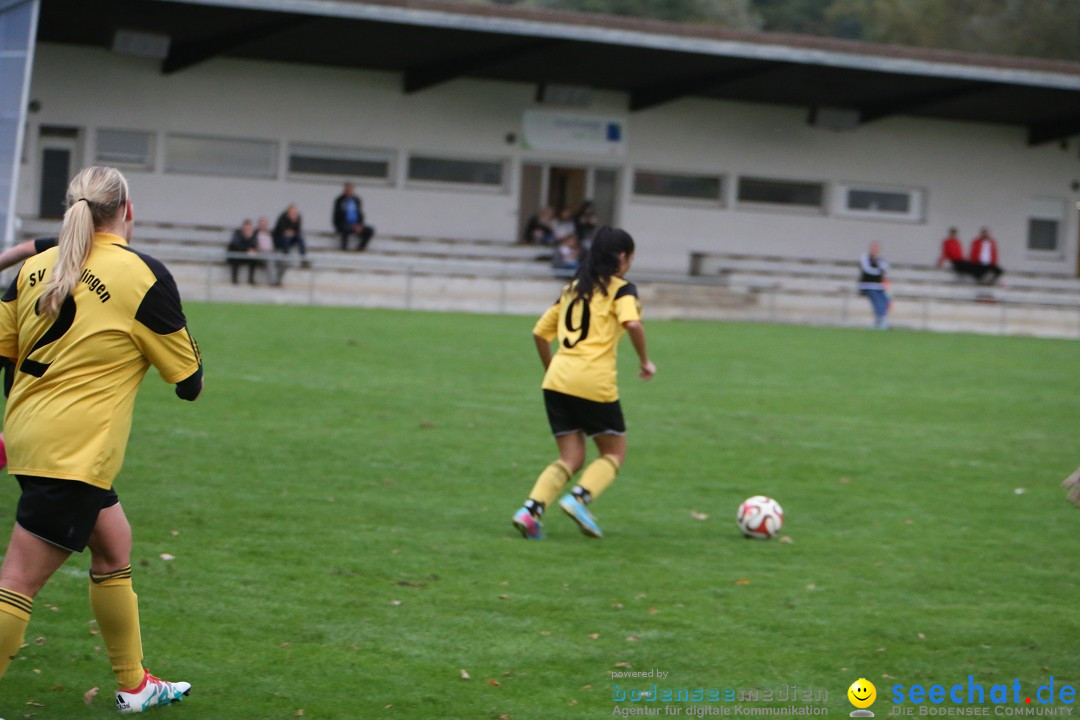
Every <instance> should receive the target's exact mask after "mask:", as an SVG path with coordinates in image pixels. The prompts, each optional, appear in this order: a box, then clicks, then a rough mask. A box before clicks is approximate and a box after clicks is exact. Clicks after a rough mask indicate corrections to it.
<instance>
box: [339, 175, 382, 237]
mask: <svg viewBox="0 0 1080 720" xmlns="http://www.w3.org/2000/svg"><path fill="white" fill-rule="evenodd" d="M332 219H333V222H334V228H335V229H336V230H337V231H338V235H340V236H341V249H342V250H348V249H349V237H350V236H352V235H355V236H356V239H357V240H359V241H360V245H359V247H357V248H356V249H357V250H360V251H363V250H366V249H367V246H368V243H369V242H371V237H372V236H373V235H374V234H375V228H373V227H371V226H370V225H368V224H366V223H365V222H364V202H363V201H362V200H361V199H360V196H359V195H357V194H356V188H355V186H354V185H353V184H352V183H351V182H347V183H345V188H344V190H343V191H342V193H341V194H340V195H338V196H337V198H336V199H335V200H334V212H333V215H332Z"/></svg>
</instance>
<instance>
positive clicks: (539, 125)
mask: <svg viewBox="0 0 1080 720" xmlns="http://www.w3.org/2000/svg"><path fill="white" fill-rule="evenodd" d="M521 144H522V147H525V148H526V149H529V150H544V151H548V152H560V153H584V154H587V155H607V156H611V155H625V154H626V121H625V120H622V119H620V118H616V117H609V116H603V115H585V114H580V113H565V112H553V111H550V110H526V111H525V115H524V118H523V119H522V132H521Z"/></svg>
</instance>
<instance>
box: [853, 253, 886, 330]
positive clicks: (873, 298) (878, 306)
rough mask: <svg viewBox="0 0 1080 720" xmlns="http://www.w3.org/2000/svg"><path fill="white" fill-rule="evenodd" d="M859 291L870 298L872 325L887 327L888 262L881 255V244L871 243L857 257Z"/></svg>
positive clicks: (880, 328) (884, 328) (880, 327)
mask: <svg viewBox="0 0 1080 720" xmlns="http://www.w3.org/2000/svg"><path fill="white" fill-rule="evenodd" d="M859 271H860V272H859V293H860V294H861V295H865V296H866V297H868V298H870V306H871V307H872V308H873V310H874V327H876V328H878V329H879V330H888V329H889V320H888V317H887V315H888V313H889V304H890V301H889V281H888V280H887V279H886V277H885V274H886V273H887V272H888V271H889V263H887V262H885V260H884V258H882V257H881V245H879V244H878V243H871V244H870V250H869V251H868V252H866V253H864V254H863V256H862V257H861V258H859Z"/></svg>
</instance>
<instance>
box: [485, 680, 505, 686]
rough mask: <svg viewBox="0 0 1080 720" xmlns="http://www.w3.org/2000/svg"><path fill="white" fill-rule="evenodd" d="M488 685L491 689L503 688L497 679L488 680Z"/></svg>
mask: <svg viewBox="0 0 1080 720" xmlns="http://www.w3.org/2000/svg"><path fill="white" fill-rule="evenodd" d="M488 685H490V686H491V687H502V683H500V682H499V681H498V680H496V679H495V678H488Z"/></svg>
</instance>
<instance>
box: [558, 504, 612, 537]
mask: <svg viewBox="0 0 1080 720" xmlns="http://www.w3.org/2000/svg"><path fill="white" fill-rule="evenodd" d="M559 507H561V508H562V511H563V512H564V513H566V514H567V515H569V516H570V517H571V518H573V520H574V522H576V523H577V524H578V527H579V528H581V532H583V533H585V534H586V535H588V536H589V537H594V538H602V537H604V533H603V532H602V531H601V530H600V526H599V525H597V524H596V518H595V517H593V514H592V513H591V512H589V508H587V507H586V506H585V503H583V502H581V501H580V500H578V499H577V498H576V497H574V496H573V495H563V496H562V500H559Z"/></svg>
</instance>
